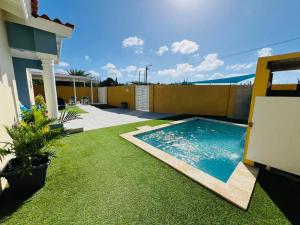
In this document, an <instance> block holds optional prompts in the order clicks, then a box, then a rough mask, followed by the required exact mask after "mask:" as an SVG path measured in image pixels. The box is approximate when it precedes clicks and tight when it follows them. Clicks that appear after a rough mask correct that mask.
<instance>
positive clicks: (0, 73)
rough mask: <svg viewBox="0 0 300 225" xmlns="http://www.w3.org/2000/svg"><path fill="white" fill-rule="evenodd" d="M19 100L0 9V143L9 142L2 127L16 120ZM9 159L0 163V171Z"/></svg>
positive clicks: (0, 184) (3, 183) (0, 187)
mask: <svg viewBox="0 0 300 225" xmlns="http://www.w3.org/2000/svg"><path fill="white" fill-rule="evenodd" d="M18 104H19V98H18V93H17V85H16V79H15V74H14V69H13V63H12V58H11V53H10V49H9V47H8V41H7V35H6V28H5V23H4V21H3V11H2V10H1V9H0V142H7V141H9V140H10V139H9V137H8V135H7V134H6V131H5V129H4V126H11V125H12V124H14V123H15V122H17V120H18V114H19V106H18ZM8 160H9V157H7V158H6V159H4V160H3V161H0V170H2V169H3V166H4V165H5V164H6V162H7V161H8ZM5 184H6V182H5V180H4V179H0V192H1V190H2V189H3V187H4V186H5Z"/></svg>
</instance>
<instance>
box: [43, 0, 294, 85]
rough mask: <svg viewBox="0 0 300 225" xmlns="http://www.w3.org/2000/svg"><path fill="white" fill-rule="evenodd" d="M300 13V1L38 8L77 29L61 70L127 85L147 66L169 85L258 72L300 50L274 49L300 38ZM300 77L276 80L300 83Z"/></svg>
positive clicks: (63, 2) (137, 0)
mask: <svg viewBox="0 0 300 225" xmlns="http://www.w3.org/2000/svg"><path fill="white" fill-rule="evenodd" d="M299 9H300V1H299V0H289V1H283V0H281V1H274V0H263V1H262V0H243V1H240V0H226V1H225V0H223V1H221V0H101V1H98V0H86V1H74V0H51V1H46V0H40V1H39V13H40V14H43V13H45V14H47V15H49V16H50V17H51V18H56V17H57V18H60V19H61V20H62V21H63V22H71V23H73V24H75V30H74V33H73V35H72V37H71V38H70V39H65V40H64V42H63V49H62V56H61V64H60V65H59V66H57V70H58V71H61V72H63V71H65V70H67V69H70V68H76V69H84V70H87V71H92V73H93V74H95V75H98V76H101V79H104V78H106V77H107V76H113V77H116V76H117V77H118V80H119V81H122V82H129V81H134V80H137V79H138V78H137V77H138V71H142V68H144V67H145V66H146V65H148V64H152V65H153V67H152V68H151V71H150V74H149V81H151V82H162V83H170V82H178V81H183V80H184V79H188V80H189V81H196V80H205V79H211V78H221V77H226V76H234V75H241V74H247V73H252V72H255V66H256V61H257V57H258V56H259V55H271V54H280V53H287V52H295V51H300V40H297V41H294V42H289V43H287V44H283V45H277V46H269V44H271V43H274V42H278V41H283V40H287V39H291V38H294V37H297V36H300V29H299V21H300V13H299ZM258 47H261V48H262V49H260V50H255V51H252V52H250V53H247V54H242V55H237V56H232V57H228V55H230V54H232V53H236V52H241V51H244V50H248V49H253V48H258ZM159 50H160V51H159ZM287 74H288V75H287ZM297 75H298V76H299V77H300V71H299V72H298V71H297V72H289V73H279V74H277V75H275V78H274V79H275V82H277V83H295V82H297Z"/></svg>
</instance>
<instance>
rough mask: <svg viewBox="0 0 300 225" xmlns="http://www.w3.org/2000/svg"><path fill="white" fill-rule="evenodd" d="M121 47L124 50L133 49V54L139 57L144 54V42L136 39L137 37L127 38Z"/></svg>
mask: <svg viewBox="0 0 300 225" xmlns="http://www.w3.org/2000/svg"><path fill="white" fill-rule="evenodd" d="M122 45H123V47H124V48H128V47H133V48H134V53H135V54H137V55H141V54H143V53H144V49H143V45H144V40H142V39H141V38H138V37H137V36H134V37H128V38H126V39H124V40H123V42H122Z"/></svg>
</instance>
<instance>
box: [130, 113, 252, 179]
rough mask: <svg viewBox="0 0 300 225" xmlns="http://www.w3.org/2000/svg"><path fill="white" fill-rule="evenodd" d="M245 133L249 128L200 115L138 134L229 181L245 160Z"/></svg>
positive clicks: (200, 168)
mask: <svg viewBox="0 0 300 225" xmlns="http://www.w3.org/2000/svg"><path fill="white" fill-rule="evenodd" d="M245 134H246V127H243V126H238V125H234V124H229V123H222V122H218V121H215V120H205V119H200V118H199V119H195V120H190V121H188V122H184V123H181V124H176V125H172V126H169V127H165V128H161V129H158V130H153V131H148V132H145V133H142V134H138V135H135V137H136V138H138V139H140V140H142V141H144V142H146V143H148V144H150V145H152V146H154V147H156V148H158V149H160V150H162V151H164V152H166V153H168V154H170V155H172V156H174V157H176V158H178V159H180V160H182V161H184V162H186V163H188V164H190V165H192V166H193V167H196V168H197V169H199V170H202V171H204V172H206V173H208V174H210V175H211V176H213V177H215V178H217V179H219V180H221V181H223V182H227V180H228V179H229V177H230V175H231V174H232V172H233V171H234V169H235V168H236V166H237V165H238V163H239V162H240V161H241V160H242V157H243V152H244V143H245Z"/></svg>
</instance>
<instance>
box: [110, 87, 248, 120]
mask: <svg viewBox="0 0 300 225" xmlns="http://www.w3.org/2000/svg"><path fill="white" fill-rule="evenodd" d="M237 87H239V86H234V85H232V86H231V85H151V86H150V96H149V97H150V111H151V112H158V113H175V114H193V115H208V116H228V117H232V118H234V116H235V111H234V109H235V104H236V102H235V101H236V94H237V89H238V88H237ZM250 88H251V87H250ZM107 90H108V91H107V92H108V93H107V97H108V105H111V106H115V107H119V106H120V104H121V102H127V103H128V106H129V108H130V109H135V85H128V86H117V87H108V89H107ZM250 94H251V93H250Z"/></svg>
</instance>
